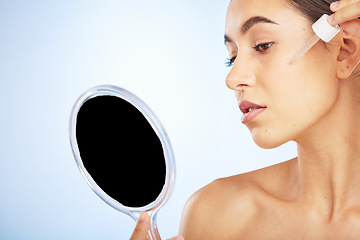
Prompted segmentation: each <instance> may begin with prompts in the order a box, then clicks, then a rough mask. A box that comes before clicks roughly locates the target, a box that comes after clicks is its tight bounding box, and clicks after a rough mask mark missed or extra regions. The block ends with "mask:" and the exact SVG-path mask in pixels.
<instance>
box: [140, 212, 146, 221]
mask: <svg viewBox="0 0 360 240" xmlns="http://www.w3.org/2000/svg"><path fill="white" fill-rule="evenodd" d="M144 221H145V213H144V212H140V216H139V222H140V223H142V222H144Z"/></svg>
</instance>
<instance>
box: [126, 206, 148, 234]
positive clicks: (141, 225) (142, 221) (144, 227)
mask: <svg viewBox="0 0 360 240" xmlns="http://www.w3.org/2000/svg"><path fill="white" fill-rule="evenodd" d="M149 230H150V217H149V215H148V214H147V213H146V212H141V213H140V217H139V220H138V221H137V223H136V226H135V229H134V232H133V234H132V235H131V237H130V240H148V239H150V238H149V237H148V236H147V233H148V231H149Z"/></svg>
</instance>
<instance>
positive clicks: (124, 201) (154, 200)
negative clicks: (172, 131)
mask: <svg viewBox="0 0 360 240" xmlns="http://www.w3.org/2000/svg"><path fill="white" fill-rule="evenodd" d="M69 134H70V144H71V148H72V151H73V154H74V157H75V160H76V163H77V166H78V168H79V170H80V172H81V174H82V176H83V177H84V178H85V180H86V182H87V183H88V184H89V186H90V187H91V188H92V189H93V191H94V192H95V193H96V194H97V195H98V196H99V197H100V198H101V199H102V200H104V201H105V202H106V203H107V204H109V205H110V206H112V207H113V208H115V209H117V210H118V211H120V212H123V213H125V214H127V215H129V216H130V217H132V218H133V219H134V220H135V221H137V219H138V217H139V213H140V212H141V211H148V212H150V213H151V214H150V217H151V233H150V235H151V239H155V240H156V239H160V238H159V234H158V230H157V224H156V216H157V213H158V211H159V209H160V208H161V207H162V206H163V205H164V204H165V202H166V201H167V200H168V198H169V197H170V195H171V193H172V191H173V188H174V182H175V161H174V155H173V151H172V148H171V144H170V141H169V139H168V137H167V134H166V132H165V130H164V128H163V127H162V125H161V123H160V122H159V120H158V118H157V117H156V116H155V114H154V113H153V112H152V111H151V110H150V108H149V107H148V106H147V105H146V104H145V103H144V102H143V101H142V100H140V99H139V98H138V97H136V96H135V95H134V94H132V93H130V92H129V91H126V90H125V89H122V88H120V87H116V86H110V85H102V86H97V87H94V88H91V89H89V90H88V91H86V92H85V93H83V94H82V95H81V96H80V97H79V98H78V100H77V101H76V102H75V105H74V107H73V109H72V112H71V116H70V125H69Z"/></svg>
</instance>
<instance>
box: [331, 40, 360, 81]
mask: <svg viewBox="0 0 360 240" xmlns="http://www.w3.org/2000/svg"><path fill="white" fill-rule="evenodd" d="M340 41H341V42H340V52H339V54H338V57H337V77H338V78H340V79H346V78H348V77H349V76H350V75H351V73H352V72H353V71H354V69H355V68H356V66H357V65H358V64H359V61H360V38H357V37H354V36H352V35H350V34H342V37H341V38H340Z"/></svg>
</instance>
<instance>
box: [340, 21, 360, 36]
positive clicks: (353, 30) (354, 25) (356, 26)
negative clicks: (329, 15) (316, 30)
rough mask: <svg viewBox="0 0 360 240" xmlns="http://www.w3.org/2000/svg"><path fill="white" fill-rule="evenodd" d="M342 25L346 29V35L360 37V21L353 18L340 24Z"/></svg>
mask: <svg viewBox="0 0 360 240" xmlns="http://www.w3.org/2000/svg"><path fill="white" fill-rule="evenodd" d="M340 27H341V28H342V29H343V30H344V36H346V35H347V34H350V35H352V36H355V37H360V21H359V20H356V19H355V20H351V21H347V22H345V23H342V24H340Z"/></svg>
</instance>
